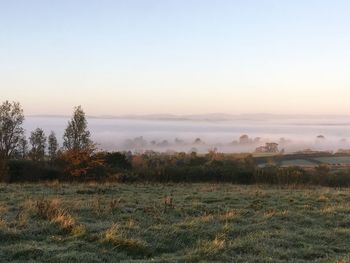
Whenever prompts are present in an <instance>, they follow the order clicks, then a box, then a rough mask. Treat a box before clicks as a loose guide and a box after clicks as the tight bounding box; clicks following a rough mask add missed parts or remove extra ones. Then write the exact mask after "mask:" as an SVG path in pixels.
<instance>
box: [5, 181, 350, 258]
mask: <svg viewBox="0 0 350 263" xmlns="http://www.w3.org/2000/svg"><path fill="white" fill-rule="evenodd" d="M167 196H171V197H172V200H173V203H172V205H167V206H165V205H164V200H165V197H167ZM349 244H350V191H349V189H331V188H298V189H292V188H277V187H267V186H266V187H265V186H260V187H259V186H235V185H230V184H219V185H214V184H174V185H161V184H134V185H132V184H130V185H127V184H103V185H99V184H94V183H92V184H57V183H56V184H22V185H20V184H13V185H0V262H8V261H15V262H37V261H39V262H310V261H314V262H350V246H349Z"/></svg>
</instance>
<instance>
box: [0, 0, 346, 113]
mask: <svg viewBox="0 0 350 263" xmlns="http://www.w3.org/2000/svg"><path fill="white" fill-rule="evenodd" d="M349 14H350V1H346V0H343V1H339V0H335V1H329V0H328V1H322V0H318V1H316V0H299V1H298V0H293V1H292V0H291V1H287V0H286V1H281V0H275V1H273V0H269V1H267V0H266V1H265V0H259V1H258V0H256V1H253V0H241V1H235V0H230V1H229V0H226V1H224V0H215V1H214V0H211V1H209V0H186V1H185V0H172V1H170V0H157V1H155V0H124V1H117V0H115V1H112V0H111V1H104V0H94V1H92V0H90V1H89V0H69V1H68V0H57V1H56V0H52V1H51V0H50V1H47V0H42V1H38V0H31V1H28V0H22V1H19V0H0V92H1V93H0V100H1V101H2V100H6V99H9V100H18V101H20V102H21V103H22V104H23V106H24V109H25V111H26V113H27V114H67V113H70V112H71V110H72V107H73V106H74V105H78V104H81V105H83V107H84V108H85V110H86V112H87V113H88V114H95V115H100V114H111V115H119V114H143V113H144V114H147V113H175V114H192V113H210V112H223V113H237V114H239V113H262V112H264V113H306V114H323V113H329V114H350V15H349Z"/></svg>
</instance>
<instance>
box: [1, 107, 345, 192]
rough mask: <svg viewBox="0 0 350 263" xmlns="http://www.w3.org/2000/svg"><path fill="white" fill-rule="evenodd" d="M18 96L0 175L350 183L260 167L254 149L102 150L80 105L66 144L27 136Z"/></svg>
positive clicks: (39, 134) (5, 120)
mask: <svg viewBox="0 0 350 263" xmlns="http://www.w3.org/2000/svg"><path fill="white" fill-rule="evenodd" d="M23 122H24V114H23V109H22V107H21V105H20V104H19V103H18V102H8V101H5V102H3V103H2V104H1V105H0V181H5V182H25V181H32V182H36V181H43V180H45V181H46V180H59V181H87V180H97V181H98V180H108V181H118V182H134V181H147V182H230V183H237V184H256V183H257V184H278V185H299V184H302V185H305V184H312V185H324V186H350V171H348V170H342V171H336V172H334V171H331V169H329V167H327V166H326V165H320V166H319V167H317V168H316V169H314V170H304V169H302V168H300V167H297V166H296V167H288V168H283V167H279V166H276V165H267V166H266V167H260V166H259V165H258V164H257V161H258V159H256V158H253V157H252V156H251V155H242V156H232V155H228V154H223V153H219V152H217V151H215V150H212V151H209V152H208V153H207V154H203V155H199V154H197V153H196V152H191V153H184V152H178V153H173V154H164V153H159V152H153V151H147V152H144V153H139V154H136V153H134V154H132V153H131V152H105V151H99V150H98V149H97V146H96V144H95V143H94V142H93V141H92V139H91V134H90V132H89V130H88V123H87V120H86V116H85V113H84V111H83V109H82V108H81V106H78V107H75V108H74V112H73V115H72V118H71V119H70V120H69V122H68V123H67V127H66V129H65V131H64V135H63V138H62V139H63V144H62V146H60V145H59V143H58V139H57V137H56V134H55V133H54V132H53V131H51V132H50V134H49V135H48V136H47V135H46V134H45V132H44V130H43V129H41V128H36V129H35V130H34V131H32V132H31V133H30V136H29V138H28V139H27V138H26V137H25V130H24V128H23Z"/></svg>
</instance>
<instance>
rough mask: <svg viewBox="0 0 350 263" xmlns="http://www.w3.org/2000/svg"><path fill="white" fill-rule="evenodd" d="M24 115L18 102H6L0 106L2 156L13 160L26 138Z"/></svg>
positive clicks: (0, 148) (0, 151) (0, 152)
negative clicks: (17, 149)
mask: <svg viewBox="0 0 350 263" xmlns="http://www.w3.org/2000/svg"><path fill="white" fill-rule="evenodd" d="M23 121H24V115H23V110H22V107H21V105H20V104H19V103H18V102H12V103H11V102H8V101H5V102H4V103H2V104H1V105H0V155H1V156H2V157H3V158H6V159H8V158H11V157H12V156H13V154H14V153H15V150H16V148H17V147H18V144H19V143H20V140H21V139H22V138H23V136H24V129H23V127H22V124H23Z"/></svg>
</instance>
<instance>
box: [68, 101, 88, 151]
mask: <svg viewBox="0 0 350 263" xmlns="http://www.w3.org/2000/svg"><path fill="white" fill-rule="evenodd" d="M63 140H64V142H63V146H64V147H65V148H66V149H67V150H78V151H79V150H86V149H88V148H91V146H92V141H91V139H90V132H89V131H88V129H87V121H86V117H85V113H84V111H83V109H82V108H81V106H78V107H76V108H75V109H74V113H73V117H72V119H71V120H70V121H69V122H68V126H67V128H66V131H65V133H64V136H63Z"/></svg>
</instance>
